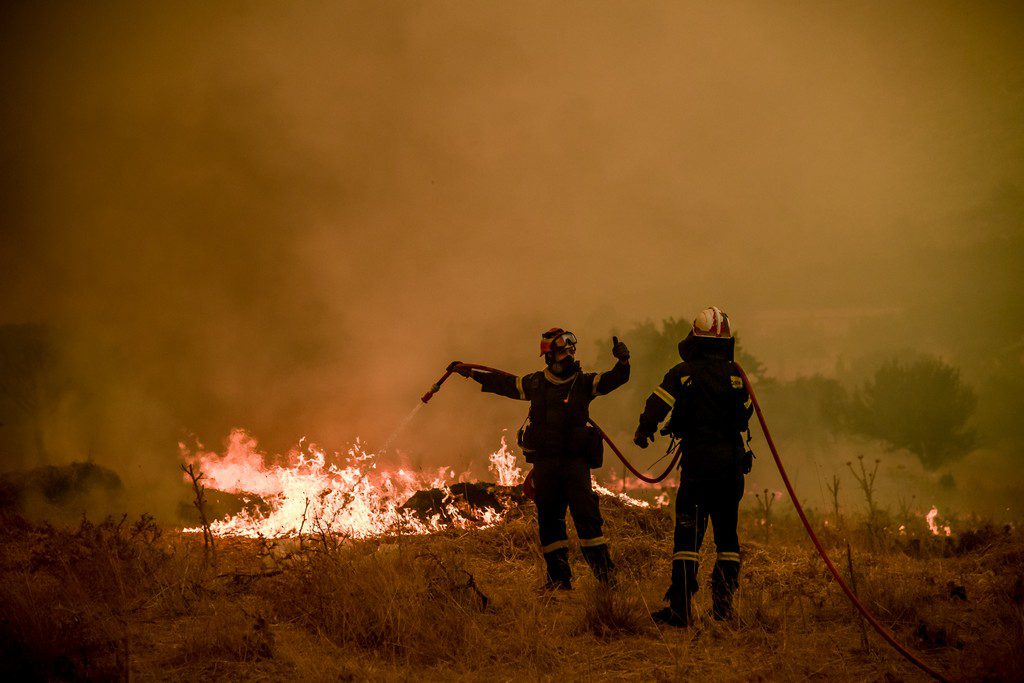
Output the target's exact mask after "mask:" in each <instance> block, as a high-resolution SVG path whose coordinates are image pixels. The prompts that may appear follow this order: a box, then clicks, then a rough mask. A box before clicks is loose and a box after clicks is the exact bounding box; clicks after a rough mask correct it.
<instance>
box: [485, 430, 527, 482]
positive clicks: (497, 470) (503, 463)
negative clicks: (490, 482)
mask: <svg viewBox="0 0 1024 683" xmlns="http://www.w3.org/2000/svg"><path fill="white" fill-rule="evenodd" d="M489 459H490V461H491V466H490V470H491V472H492V473H494V477H495V483H496V484H498V486H518V485H519V484H522V483H523V479H524V478H525V477H524V476H523V471H522V470H521V469H519V467H518V466H516V454H515V453H514V452H513V451H512V449H510V448H509V447H508V444H507V443H505V437H504V435H502V437H501V448H499V449H498V450H496V451H494V452H493V453H491V455H490V457H489Z"/></svg>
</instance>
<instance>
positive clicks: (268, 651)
mask: <svg viewBox="0 0 1024 683" xmlns="http://www.w3.org/2000/svg"><path fill="white" fill-rule="evenodd" d="M207 608H208V609H209V613H208V614H203V615H199V616H195V617H192V618H190V619H189V620H188V623H187V624H186V626H185V628H184V629H183V631H182V634H181V643H180V649H179V650H178V652H177V653H176V654H175V656H174V657H172V658H171V663H175V664H195V663H203V662H207V661H210V660H227V661H232V662H253V661H257V660H260V659H268V658H271V657H273V656H274V635H273V633H272V632H271V631H270V627H269V625H268V624H267V621H266V619H264V618H263V616H262V615H257V616H255V617H251V616H249V615H248V614H246V612H245V610H243V609H242V608H241V606H239V605H237V604H234V603H231V602H228V601H227V600H224V599H220V600H216V601H213V602H211V603H210V604H209V605H208V607H207Z"/></svg>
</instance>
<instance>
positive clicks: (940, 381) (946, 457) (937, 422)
mask: <svg viewBox="0 0 1024 683" xmlns="http://www.w3.org/2000/svg"><path fill="white" fill-rule="evenodd" d="M977 402H978V401H977V396H976V395H975V393H974V390H972V389H971V388H970V387H969V386H967V385H966V384H964V383H963V381H962V380H961V379H960V371H959V370H958V369H957V368H955V367H953V366H952V365H949V364H947V363H945V362H943V361H942V360H940V359H938V358H921V359H918V360H914V361H911V362H909V363H906V364H904V363H901V362H900V361H899V360H897V359H894V360H890V361H888V362H886V363H885V364H883V365H882V366H881V367H880V368H879V369H878V370H877V371H876V372H875V374H874V377H872V378H871V379H870V380H868V381H867V382H865V384H864V385H863V387H861V389H859V390H858V391H857V392H856V394H855V395H854V398H853V401H852V402H851V404H850V411H849V420H850V427H851V429H852V430H853V431H855V432H859V433H861V434H864V435H866V436H870V437H874V438H876V439H880V440H882V441H884V442H886V443H888V444H889V445H890V446H891V447H892V448H905V449H907V450H908V451H910V452H912V453H914V454H915V455H917V457H918V458H919V459H920V461H921V464H922V465H924V466H925V468H927V469H930V470H934V469H937V468H938V467H940V466H941V465H943V464H945V463H948V462H951V461H953V460H956V459H958V458H960V457H963V456H964V455H966V454H967V453H968V452H970V450H971V449H972V448H973V447H974V445H975V434H974V431H973V430H972V429H970V428H969V427H968V422H969V420H970V419H971V416H972V414H973V413H974V410H975V407H976V406H977Z"/></svg>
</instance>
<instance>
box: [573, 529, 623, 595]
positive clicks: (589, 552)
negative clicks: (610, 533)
mask: <svg viewBox="0 0 1024 683" xmlns="http://www.w3.org/2000/svg"><path fill="white" fill-rule="evenodd" d="M583 543H586V541H585V540H580V544H581V545H582V544H583ZM581 550H582V551H583V559H585V560H586V561H587V564H588V565H590V570H591V571H592V572H594V576H595V577H596V578H597V580H598V581H600V582H601V583H602V584H604V585H606V586H609V587H612V588H614V587H615V563H614V562H612V556H611V555H610V554H609V552H608V544H607V543H601V544H600V545H595V546H586V545H584V546H583V547H582V548H581Z"/></svg>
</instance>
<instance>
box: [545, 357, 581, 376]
mask: <svg viewBox="0 0 1024 683" xmlns="http://www.w3.org/2000/svg"><path fill="white" fill-rule="evenodd" d="M548 369H549V370H551V372H552V374H554V375H555V376H557V377H568V376H569V375H571V374H572V373H574V372H576V371H578V370H579V369H580V364H579V363H578V362H577V361H576V359H575V358H573V357H572V356H566V357H565V358H563V359H562V360H556V361H553V362H550V363H548Z"/></svg>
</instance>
